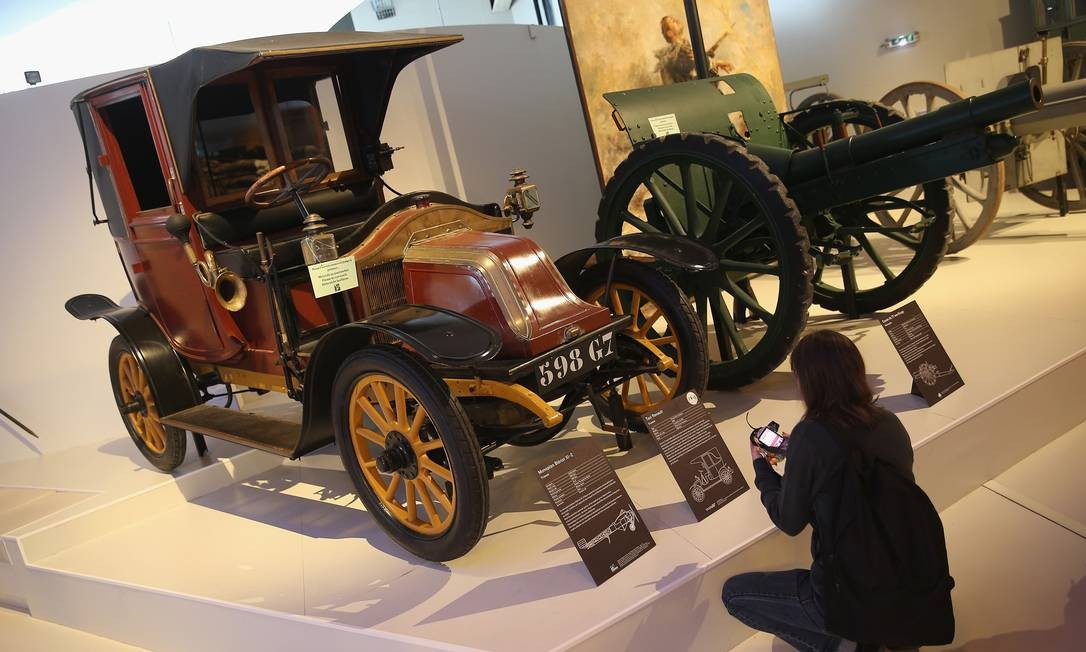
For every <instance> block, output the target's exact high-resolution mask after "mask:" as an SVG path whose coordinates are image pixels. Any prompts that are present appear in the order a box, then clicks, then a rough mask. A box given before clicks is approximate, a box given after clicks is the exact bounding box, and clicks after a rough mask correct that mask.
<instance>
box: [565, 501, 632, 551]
mask: <svg viewBox="0 0 1086 652" xmlns="http://www.w3.org/2000/svg"><path fill="white" fill-rule="evenodd" d="M622 529H626V530H629V531H630V532H633V531H634V530H636V529H637V512H635V511H634V510H633V507H632V506H630V507H627V508H626V509H623V510H619V513H618V518H616V519H615V520H614V521H612V522H611V524H610V525H608V526H607V527H606V528H604V530H603V531H602V532H600V533H599V534H597V535H596V536H594V537H592V538H591V539H590V540H588V541H585V540H584V539H583V538H581V539H578V540H577V547H578V548H580V549H581V550H588V549H590V548H595V547H596V545H597V544H599V543H600V542H601V541H603V540H604V539H606V540H607V543H611V535H612V534H614V533H615V532H618V531H619V530H622Z"/></svg>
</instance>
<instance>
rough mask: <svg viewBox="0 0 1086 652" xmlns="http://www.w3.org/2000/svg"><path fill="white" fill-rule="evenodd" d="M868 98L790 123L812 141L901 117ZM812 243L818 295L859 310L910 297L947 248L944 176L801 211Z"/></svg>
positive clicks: (831, 305) (837, 306) (830, 305)
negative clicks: (895, 191)
mask: <svg viewBox="0 0 1086 652" xmlns="http://www.w3.org/2000/svg"><path fill="white" fill-rule="evenodd" d="M901 120H902V118H901V116H900V115H899V114H897V113H895V112H894V111H891V110H890V109H888V108H886V107H884V106H880V105H877V104H870V103H867V102H852V101H848V102H843V103H837V104H836V105H834V106H825V105H823V106H816V107H814V108H812V109H810V110H808V111H806V112H804V113H799V114H796V115H795V117H794V118H793V119H792V127H793V129H794V130H795V132H796V133H798V134H801V135H803V136H805V137H806V139H807V144H808V145H820V144H825V143H826V142H829V141H831V140H835V139H837V138H844V137H848V136H851V135H855V134H857V133H862V132H864V131H868V130H871V129H878V128H880V127H882V126H885V125H888V124H892V123H894V122H900V121H901ZM804 224H805V225H806V227H807V231H808V233H809V234H810V237H811V244H812V246H813V248H814V250H815V275H814V301H815V303H817V304H818V305H820V306H822V307H824V308H827V309H830V310H837V311H841V312H844V313H846V314H849V315H852V316H856V315H859V314H864V313H870V312H874V311H876V310H881V309H883V308H888V307H890V306H892V305H895V304H897V303H899V302H901V301H902V300H904V299H906V298H908V297H909V296H910V295H912V294H913V293H914V292H916V290H918V289H919V288H920V286H921V285H923V284H924V282H926V281H927V280H928V279H929V278H930V277H931V275H932V274H934V273H935V269H936V267H938V265H939V261H940V260H941V259H942V257H943V253H944V252H945V251H946V246H947V238H948V233H949V230H950V195H949V192H948V190H947V184H946V182H945V181H944V180H939V181H936V182H932V183H927V184H924V185H922V186H917V187H915V188H908V189H905V190H903V191H901V192H900V193H899V194H898V195H897V196H883V197H873V198H871V199H868V200H864V201H861V202H856V203H853V204H848V205H845V206H839V207H836V208H833V209H830V210H829V211H824V212H823V213H821V214H817V215H809V216H804Z"/></svg>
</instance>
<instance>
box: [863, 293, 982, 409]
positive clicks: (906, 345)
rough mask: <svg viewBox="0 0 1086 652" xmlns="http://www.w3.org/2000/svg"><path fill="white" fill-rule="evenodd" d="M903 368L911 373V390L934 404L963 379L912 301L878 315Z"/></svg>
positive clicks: (962, 382) (961, 383) (952, 390)
mask: <svg viewBox="0 0 1086 652" xmlns="http://www.w3.org/2000/svg"><path fill="white" fill-rule="evenodd" d="M879 322H880V323H881V324H882V327H883V329H885V330H886V334H887V335H888V336H889V337H890V342H892V343H893V345H894V348H895V349H897V353H898V355H900V356H901V361H902V362H904V363H905V368H906V369H908V370H909V373H910V374H912V377H913V388H912V393H913V394H916V395H918V396H922V397H923V398H924V400H925V401H927V403H928V405H935V404H936V403H938V402H939V401H941V400H943V399H944V398H946V397H947V396H949V395H950V394H951V393H952V392H954V391H955V390H957V389H958V388H959V387H961V386H962V385H965V381H963V380H962V377H961V376H959V375H958V370H957V369H955V368H954V364H953V363H952V362H951V361H950V356H949V355H947V352H946V349H944V348H943V345H942V344H941V343H940V342H939V338H938V337H936V336H935V331H933V330H932V328H931V324H929V323H928V319H927V317H925V316H924V313H923V312H921V311H920V306H918V305H917V303H916V302H915V301H910V302H909V303H907V304H905V305H904V306H902V307H900V308H898V309H897V310H895V311H893V312H892V313H890V314H889V315H887V316H886V317H883V318H881V319H879Z"/></svg>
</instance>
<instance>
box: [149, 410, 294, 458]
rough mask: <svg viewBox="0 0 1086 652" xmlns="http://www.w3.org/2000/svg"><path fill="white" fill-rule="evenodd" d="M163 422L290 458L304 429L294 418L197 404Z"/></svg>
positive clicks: (164, 419) (163, 419)
mask: <svg viewBox="0 0 1086 652" xmlns="http://www.w3.org/2000/svg"><path fill="white" fill-rule="evenodd" d="M160 421H161V422H162V423H164V424H166V425H167V426H173V427H174V428H181V429H182V430H190V431H192V432H194V433H197V434H201V435H207V436H208V437H214V438H215V439H223V440H226V441H232V442H235V443H238V444H242V445H244V446H251V447H252V448H259V449H260V450H263V451H268V452H269V453H275V454H276V455H282V456H283V457H290V456H291V455H292V454H293V453H294V449H295V448H296V447H297V445H298V439H299V438H300V437H301V432H302V427H301V425H300V424H297V423H294V422H293V421H285V420H283V419H276V418H274V417H268V416H264V415H260V414H252V413H250V412H241V411H239V410H228V409H226V408H221V407H217V406H214V405H197V406H196V407H191V408H188V409H187V410H181V411H180V412H174V413H173V414H171V415H169V416H167V417H163V418H162V419H160Z"/></svg>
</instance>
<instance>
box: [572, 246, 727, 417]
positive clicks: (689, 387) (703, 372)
mask: <svg viewBox="0 0 1086 652" xmlns="http://www.w3.org/2000/svg"><path fill="white" fill-rule="evenodd" d="M609 267H610V265H608V264H600V265H593V266H591V267H589V268H588V269H586V270H584V272H583V273H582V274H581V275H580V276H579V277H578V278H577V280H576V281H574V282H573V291H574V292H576V293H577V296H579V297H581V298H582V299H583V298H586V297H589V296H592V293H593V292H594V291H596V290H598V289H600V288H603V287H604V286H605V285H606V284H607V271H608V269H609ZM614 282H615V283H623V284H626V285H629V286H631V287H635V288H637V289H638V291H640V292H641V293H642V294H644V295H645V296H647V297H648V298H649V299H651V300H652V302H653V303H655V304H656V305H657V306H659V307H660V310H661V312H663V314H664V319H666V320H667V323H668V325H669V326H671V328H672V329H673V330H674V331H675V335H676V337H677V338H678V340H679V348H680V349H681V350H682V352H683V359H682V360H681V362H680V364H681V366H682V374H681V375H680V376H679V382H678V385H677V386H676V388H675V394H674V395H675V396H682V395H683V394H686V392H690V391H693V392H697V394H698V396H699V397H702V396H704V394H705V387H706V384H707V383H708V381H709V354H708V346H707V345H706V343H705V332H704V331H703V330H702V329H701V324H700V323H699V321H698V315H697V313H695V312H694V308H693V307H692V306H691V305H690V302H689V301H687V300H686V295H684V294H683V292H682V290H680V289H679V286H678V285H675V282H674V281H672V280H671V279H670V278H668V277H667V275H665V274H664V273H663V272H661V271H659V270H657V269H655V268H653V267H652V266H651V265H648V264H646V263H642V262H638V261H636V260H630V259H628V258H620V259H619V260H617V261H615V275H614ZM619 335H620V336H621V335H622V333H620V334H619ZM626 418H627V419H628V420H629V421H630V422H631V423H640V421H641V418H640V416H639V415H637V414H635V413H633V412H629V411H627V413H626Z"/></svg>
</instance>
